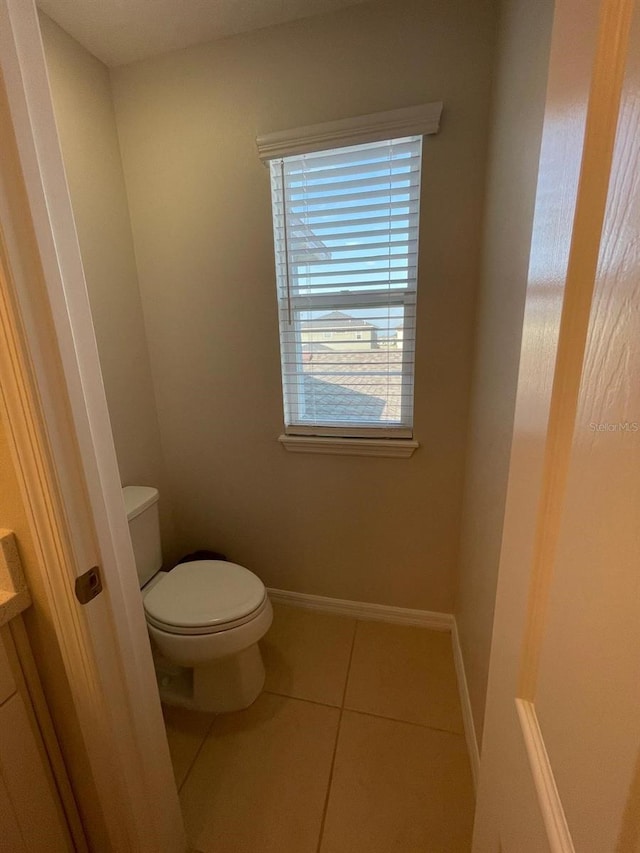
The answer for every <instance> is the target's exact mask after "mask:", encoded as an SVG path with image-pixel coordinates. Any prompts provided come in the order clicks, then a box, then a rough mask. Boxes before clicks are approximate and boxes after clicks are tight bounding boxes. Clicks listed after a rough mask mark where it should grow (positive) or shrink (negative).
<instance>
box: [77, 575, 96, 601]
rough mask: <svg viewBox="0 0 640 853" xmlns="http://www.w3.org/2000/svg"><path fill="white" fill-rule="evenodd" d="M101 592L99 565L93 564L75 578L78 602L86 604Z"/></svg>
mask: <svg viewBox="0 0 640 853" xmlns="http://www.w3.org/2000/svg"><path fill="white" fill-rule="evenodd" d="M101 592H102V576H101V574H100V567H99V566H93V568H91V569H88V570H87V571H86V572H85V573H84V574H83V575H80V577H77V578H76V598H77V599H78V601H79V602H80V604H87V603H88V602H89V601H91V600H92V599H94V598H95V597H96V595H100V593H101Z"/></svg>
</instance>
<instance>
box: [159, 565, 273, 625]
mask: <svg viewBox="0 0 640 853" xmlns="http://www.w3.org/2000/svg"><path fill="white" fill-rule="evenodd" d="M264 597H265V589H264V584H263V583H262V581H261V580H260V578H258V577H256V576H255V575H254V574H253V572H250V571H249V570H248V569H245V568H243V567H242V566H238V565H236V564H235V563H227V562H224V561H222V560H195V561H193V562H191V563H180V564H179V565H178V566H176V567H175V569H172V571H170V572H168V573H167V574H166V576H165V577H164V578H162V580H160V581H158V583H157V584H155V585H154V586H153V588H152V589H150V590H149V592H148V594H147V595H145V597H144V609H145V611H146V612H147V614H148V615H149V616H150V617H151V618H152V620H153V621H154V622H156V623H161V624H165V625H174V626H176V627H181V628H206V627H211V626H215V625H221V624H224V623H226V622H233V621H235V620H237V619H242V618H243V617H244V616H247V615H249V614H250V613H251V612H252V611H254V610H256V609H257V608H258V607H260V605H261V604H262V602H263V601H264Z"/></svg>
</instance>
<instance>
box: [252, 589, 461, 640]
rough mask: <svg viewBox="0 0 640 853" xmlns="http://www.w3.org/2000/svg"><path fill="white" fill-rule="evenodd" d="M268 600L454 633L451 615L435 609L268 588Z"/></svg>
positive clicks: (353, 616)
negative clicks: (388, 604)
mask: <svg viewBox="0 0 640 853" xmlns="http://www.w3.org/2000/svg"><path fill="white" fill-rule="evenodd" d="M267 592H268V593H269V598H270V599H271V601H272V602H274V603H276V604H291V605H294V606H295V607H304V608H306V609H307V610H317V611H318V612H320V613H335V614H336V615H338V616H351V617H352V618H354V619H367V620H373V621H376V622H393V623H395V624H397V625H418V626H420V627H422V628H431V629H432V630H434V631H451V630H452V627H453V624H454V621H453V616H452V615H451V613H437V612H435V611H432V610H411V609H409V608H407V607H390V606H387V605H386V604H371V603H369V602H367V601H348V600H347V599H343V598H327V597H325V596H323V595H307V594H306V593H303V592H289V591H288V590H285V589H268V590H267Z"/></svg>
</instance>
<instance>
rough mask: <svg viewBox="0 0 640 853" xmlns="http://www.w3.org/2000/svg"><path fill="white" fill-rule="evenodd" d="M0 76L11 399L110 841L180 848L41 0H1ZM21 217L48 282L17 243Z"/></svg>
mask: <svg viewBox="0 0 640 853" xmlns="http://www.w3.org/2000/svg"><path fill="white" fill-rule="evenodd" d="M0 72H1V74H2V80H3V81H4V87H5V90H6V96H7V103H8V112H9V116H8V117H7V116H4V117H3V118H4V119H5V120H6V119H7V118H8V119H9V121H10V123H11V125H12V127H13V131H14V135H15V139H16V144H17V158H18V161H19V162H18V163H15V162H14V163H11V162H10V159H11V158H5V156H4V152H3V160H2V164H0V172H1V173H2V175H1V178H0V218H1V221H2V224H3V235H2V240H1V242H0V273H2V274H0V332H1V333H2V334H3V336H4V340H5V341H6V345H3V347H1V348H0V384H1V385H2V390H3V393H2V395H1V398H0V405H2V407H3V408H4V410H5V412H4V413H5V415H6V417H7V422H8V424H9V428H10V438H11V442H12V446H13V452H14V458H15V461H16V463H17V469H18V472H19V478H20V480H21V486H22V489H23V493H24V495H25V499H26V503H27V506H28V513H29V518H30V522H31V526H32V529H33V532H34V540H35V541H36V542H37V547H38V550H39V556H40V563H41V566H42V572H43V581H44V584H45V588H46V591H47V596H48V599H49V603H50V606H51V613H52V618H53V621H54V626H55V631H56V635H57V637H58V641H59V643H60V649H61V653H62V657H63V661H64V666H65V670H66V674H67V677H68V681H69V684H70V688H71V691H72V694H73V701H74V704H75V710H76V713H77V717H78V722H79V725H80V728H81V731H82V732H83V735H84V742H85V746H86V750H87V759H88V762H89V765H90V768H91V772H92V774H93V780H94V783H95V788H96V791H97V797H98V800H99V805H100V808H101V812H102V815H103V818H104V822H105V824H106V829H107V835H108V838H109V845H110V847H111V848H112V849H115V850H123V851H125V850H132V851H134V850H135V851H149V853H152V852H153V853H157V851H158V850H163V851H167V853H174V851H175V853H178V851H184V850H185V848H186V842H185V837H184V829H183V823H182V817H181V814H180V808H179V802H178V797H177V791H176V786H175V782H174V779H173V773H172V769H171V763H170V758H169V752H168V746H167V740H166V735H165V731H164V725H163V720H162V712H161V707H160V701H159V696H158V691H157V687H156V682H155V673H154V668H153V661H152V657H151V652H150V647H149V642H148V634H147V628H146V621H145V618H144V612H143V608H142V605H141V599H140V594H139V585H138V579H137V573H136V570H135V562H134V558H133V551H132V546H131V540H130V537H129V531H128V524H127V518H126V513H125V510H124V503H123V499H122V492H121V483H120V477H119V473H118V467H117V460H116V454H115V448H114V444H113V437H112V433H111V426H110V422H109V414H108V410H107V404H106V398H105V393H104V387H103V383H102V375H101V371H100V363H99V359H98V351H97V347H96V341H95V335H94V330H93V323H92V318H91V310H90V306H89V301H88V296H87V290H86V284H85V280H84V272H83V267H82V260H81V256H80V248H79V244H78V239H77V235H76V231H75V225H74V220H73V213H72V208H71V199H70V195H69V190H68V186H67V182H66V176H65V171H64V164H63V159H62V153H61V148H60V144H59V140H58V134H57V129H56V124H55V116H54V111H53V105H52V100H51V93H50V89H49V82H48V76H47V68H46V62H45V57H44V50H43V45H42V40H41V35H40V27H39V23H38V16H37V10H36V7H35V4H34V3H33V2H32V0H0ZM16 173H19V174H18V175H17V176H16ZM16 182H17V183H22V184H23V189H24V193H25V198H24V199H23V201H25V202H26V203H25V204H24V207H25V208H26V209H25V210H23V211H20V214H21V216H20V217H18V216H17V215H16V210H15V205H16V203H19V199H17V196H16V195H15V193H14V194H13V195H12V193H11V191H10V190H11V188H13V190H15V188H16ZM25 218H26V221H28V223H29V230H32V232H33V234H32V237H33V242H34V244H35V249H36V251H37V256H38V258H37V260H38V262H39V268H40V272H41V277H40V278H41V280H39V281H38V280H36V279H37V278H38V277H37V276H34V274H33V270H32V269H29V268H28V267H29V265H28V263H27V262H26V259H25V255H24V247H23V246H21V243H20V241H21V239H22V237H23V236H24V235H21V234H20V233H19V232H20V229H21V228H22V229H23V230H24V223H25ZM94 563H97V564H99V566H100V569H101V573H102V578H103V584H104V592H103V593H102V594H100V595H99V596H98V597H97V598H96V599H94V601H92V602H90V603H89V604H88V605H86V606H84V607H82V606H81V605H79V603H78V601H77V600H76V597H75V592H74V586H75V580H76V577H77V576H78V575H80V574H82V573H83V572H84V571H85V570H86V569H88V568H90V567H91V565H93V564H94ZM88 829H89V833H88V834H89V836H90V835H91V833H90V828H88Z"/></svg>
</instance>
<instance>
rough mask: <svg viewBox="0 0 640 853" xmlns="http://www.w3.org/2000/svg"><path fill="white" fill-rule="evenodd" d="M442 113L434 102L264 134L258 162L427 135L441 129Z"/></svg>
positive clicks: (440, 103)
mask: <svg viewBox="0 0 640 853" xmlns="http://www.w3.org/2000/svg"><path fill="white" fill-rule="evenodd" d="M441 114H442V101H434V102H433V103H431V104H421V105H420V106H416V107H404V108H402V109H399V110H390V111H389V112H384V113H371V114H370V115H364V116H355V117H353V118H346V119H340V120H338V121H328V122H324V123H323V124H310V125H307V126H306V127H296V128H293V129H292V130H280V131H276V132H275V133H265V134H262V135H261V136H258V137H257V138H256V144H257V146H258V154H259V156H260V159H261V160H262V161H263V162H268V161H269V160H275V159H276V158H278V157H290V156H291V155H292V154H308V153H311V152H313V151H325V150H326V149H328V148H346V147H347V146H348V145H361V144H365V143H368V142H381V141H382V140H383V139H399V138H401V137H403V136H428V135H430V134H432V133H437V132H438V130H439V129H440V116H441Z"/></svg>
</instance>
